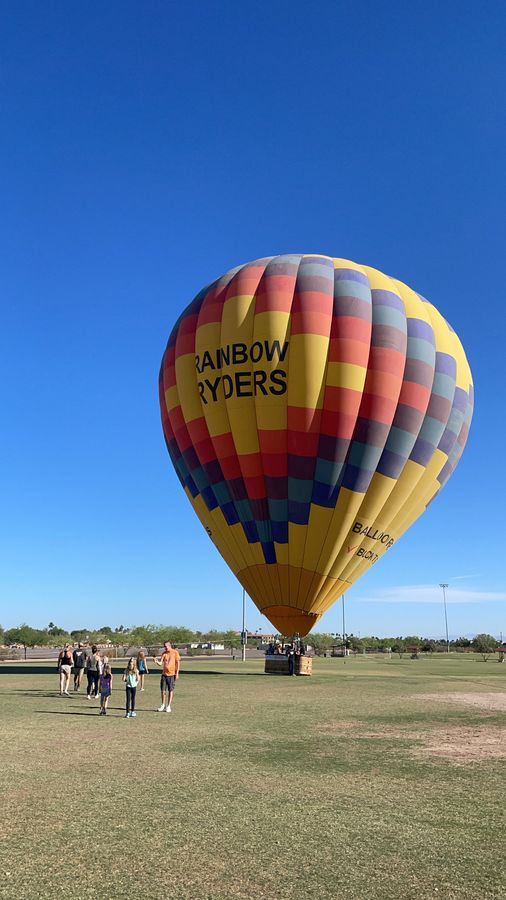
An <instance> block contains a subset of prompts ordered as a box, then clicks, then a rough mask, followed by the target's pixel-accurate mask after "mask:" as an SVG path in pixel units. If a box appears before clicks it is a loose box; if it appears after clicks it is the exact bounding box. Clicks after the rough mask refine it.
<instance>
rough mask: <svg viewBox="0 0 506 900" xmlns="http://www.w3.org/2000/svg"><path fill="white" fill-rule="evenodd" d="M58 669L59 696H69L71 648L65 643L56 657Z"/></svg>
mask: <svg viewBox="0 0 506 900" xmlns="http://www.w3.org/2000/svg"><path fill="white" fill-rule="evenodd" d="M58 671H59V673H60V697H63V695H64V694H66V695H67V697H68V696H69V684H70V675H71V672H72V648H71V646H70V644H65V646H64V648H63V650H60V655H59V657H58Z"/></svg>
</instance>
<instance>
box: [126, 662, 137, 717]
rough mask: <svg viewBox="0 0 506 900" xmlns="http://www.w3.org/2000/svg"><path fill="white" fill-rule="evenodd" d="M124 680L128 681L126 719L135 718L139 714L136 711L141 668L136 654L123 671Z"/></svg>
mask: <svg viewBox="0 0 506 900" xmlns="http://www.w3.org/2000/svg"><path fill="white" fill-rule="evenodd" d="M123 681H124V682H125V683H126V713H125V719H133V718H135V716H136V715H137V713H136V712H135V695H136V693H137V685H138V683H139V670H138V669H137V662H136V659H135V656H131V657H130V659H129V660H128V666H127V667H126V669H125V671H124V673H123Z"/></svg>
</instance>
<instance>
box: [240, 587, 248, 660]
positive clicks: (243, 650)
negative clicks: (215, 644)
mask: <svg viewBox="0 0 506 900" xmlns="http://www.w3.org/2000/svg"><path fill="white" fill-rule="evenodd" d="M247 640H248V635H247V634H246V591H245V590H244V588H243V589H242V631H241V659H242V661H243V662H245V661H246V643H247Z"/></svg>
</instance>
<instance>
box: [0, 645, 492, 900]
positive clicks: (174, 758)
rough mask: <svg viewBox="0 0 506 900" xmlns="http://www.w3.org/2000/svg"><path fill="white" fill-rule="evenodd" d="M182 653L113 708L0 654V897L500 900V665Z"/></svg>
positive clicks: (48, 670) (117, 698)
mask: <svg viewBox="0 0 506 900" xmlns="http://www.w3.org/2000/svg"><path fill="white" fill-rule="evenodd" d="M262 669H263V661H252V662H247V663H245V664H243V663H241V662H240V661H239V660H237V661H235V662H233V661H228V660H226V661H222V660H214V659H211V660H209V661H205V662H204V661H193V660H189V661H187V662H184V665H183V673H182V676H181V678H180V680H179V682H178V687H177V692H176V697H175V703H174V712H173V713H172V714H171V715H167V714H161V713H156V712H155V710H156V707H157V706H158V704H159V693H158V677H157V675H156V674H153V675H150V676H149V678H148V685H147V689H146V691H145V692H144V694H140V695H138V700H139V703H138V717H137V718H136V719H128V720H126V719H124V718H123V688H122V685H121V683H120V678H119V676H117V677H116V683H115V685H114V689H113V695H112V698H111V709H110V714H109V716H107V717H106V718H103V717H99V716H98V713H97V706H98V705H97V703H96V702H93V701H88V700H87V699H86V696H85V695H83V694H80V695H73V696H71V697H70V698H68V699H67V698H60V697H58V696H56V691H55V689H56V688H57V674H56V672H55V671H54V665H51V666H47V667H44V666H43V665H42V666H41V665H40V664H39V665H33V666H30V665H26V666H20V667H19V670H18V671H16V672H15V673H14V666H13V665H12V664H11V665H8V664H5V665H0V692H1V695H2V696H1V698H0V702H1V707H0V710H1V713H0V715H1V731H0V741H1V757H0V783H1V791H2V793H1V796H2V817H1V820H0V837H1V843H0V897H2V898H3V897H5V898H9V900H12V898H21V900H31V898H35V897H44V898H49V900H51V898H60V897H65V896H73V897H76V898H79V900H82V898H88V897H93V898H95V900H97V898H98V900H116V898H118V900H119V898H135V900H143V898H149V897H152V896H153V895H156V896H157V897H161V898H165V897H170V898H174V900H185V898H195V900H201V898H203V900H205V898H209V900H211V898H212V900H226V898H233V897H234V898H235V897H237V898H248V900H249V898H267V897H274V898H287V900H288V898H290V900H302V898H306V897H315V898H316V897H322V898H334V897H339V898H358V900H362V898H383V897H384V898H392V900H393V898H399V900H400V898H402V900H406V898H426V897H434V896H439V897H443V896H444V897H445V898H466V900H469V898H480V900H482V898H501V900H503V898H504V897H505V896H506V875H505V860H504V857H505V849H506V840H505V829H504V825H505V813H504V810H505V804H506V799H505V793H504V783H505V782H504V780H505V775H506V772H505V764H504V759H505V756H506V715H505V711H506V705H505V703H504V700H505V697H506V665H497V662H496V661H495V660H493V659H490V660H489V661H488V662H486V663H485V662H482V661H481V660H480V659H478V658H474V657H472V658H469V657H464V658H462V657H458V658H457V657H456V658H448V659H446V658H444V657H443V656H437V657H436V658H434V659H422V660H418V661H412V660H409V659H402V660H400V659H398V658H392V659H391V660H388V659H387V658H370V657H368V658H364V657H359V658H355V659H349V660H346V661H344V660H342V659H328V660H326V659H321V660H320V659H317V660H315V663H314V675H313V677H312V678H283V677H275V676H271V677H269V676H265V675H263V674H262Z"/></svg>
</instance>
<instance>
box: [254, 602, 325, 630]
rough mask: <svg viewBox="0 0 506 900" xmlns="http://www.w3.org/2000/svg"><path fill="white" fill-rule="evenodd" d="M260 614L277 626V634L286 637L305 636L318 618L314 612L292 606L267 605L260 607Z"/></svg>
mask: <svg viewBox="0 0 506 900" xmlns="http://www.w3.org/2000/svg"><path fill="white" fill-rule="evenodd" d="M262 614H263V615H264V616H266V617H267V618H268V619H269V622H271V624H272V625H274V628H277V630H278V632H279V634H282V635H284V636H286V637H290V636H291V635H293V634H300V636H301V637H305V635H306V634H309V632H310V631H311V629H312V628H313V626H314V625H316V623H317V621H318V619H319V618H320V616H319V615H316V614H315V613H307V612H304V610H302V609H297V608H296V607H294V606H267V607H265V608H264V609H262Z"/></svg>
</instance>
